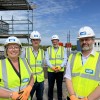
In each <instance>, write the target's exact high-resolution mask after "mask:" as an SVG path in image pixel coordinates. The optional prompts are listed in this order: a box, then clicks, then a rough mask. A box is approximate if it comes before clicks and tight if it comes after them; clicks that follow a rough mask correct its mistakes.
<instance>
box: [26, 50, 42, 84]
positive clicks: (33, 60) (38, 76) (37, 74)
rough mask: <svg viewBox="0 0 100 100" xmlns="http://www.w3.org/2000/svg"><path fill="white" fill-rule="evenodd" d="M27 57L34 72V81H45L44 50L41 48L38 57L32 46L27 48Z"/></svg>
mask: <svg viewBox="0 0 100 100" xmlns="http://www.w3.org/2000/svg"><path fill="white" fill-rule="evenodd" d="M26 58H27V59H28V62H29V64H30V66H31V69H32V72H33V74H34V81H37V82H42V81H44V71H43V58H44V51H43V50H42V49H39V52H38V55H37V57H35V56H34V53H33V51H32V48H27V49H26Z"/></svg>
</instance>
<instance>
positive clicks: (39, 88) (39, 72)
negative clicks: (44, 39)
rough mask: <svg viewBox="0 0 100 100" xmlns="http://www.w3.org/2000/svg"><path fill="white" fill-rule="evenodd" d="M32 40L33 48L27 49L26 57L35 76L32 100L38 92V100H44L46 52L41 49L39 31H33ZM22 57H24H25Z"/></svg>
mask: <svg viewBox="0 0 100 100" xmlns="http://www.w3.org/2000/svg"><path fill="white" fill-rule="evenodd" d="M30 39H31V43H32V48H31V47H30V48H27V49H26V50H25V53H23V55H24V57H26V58H27V59H28V62H29V64H30V66H31V69H32V72H33V74H34V86H33V88H32V91H31V100H32V98H33V95H34V93H35V91H36V97H37V100H43V90H44V71H43V58H44V51H43V49H40V48H39V45H40V42H41V36H40V33H39V32H38V31H33V32H32V33H31V34H30ZM23 55H22V56H23Z"/></svg>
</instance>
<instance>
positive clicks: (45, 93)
mask: <svg viewBox="0 0 100 100" xmlns="http://www.w3.org/2000/svg"><path fill="white" fill-rule="evenodd" d="M47 93H48V80H47V79H46V80H45V82H44V95H43V100H48V95H47ZM66 96H67V89H66V86H65V82H63V100H66ZM33 100H36V97H35V94H34V97H33ZM53 100H57V88H56V84H55V86H54V99H53Z"/></svg>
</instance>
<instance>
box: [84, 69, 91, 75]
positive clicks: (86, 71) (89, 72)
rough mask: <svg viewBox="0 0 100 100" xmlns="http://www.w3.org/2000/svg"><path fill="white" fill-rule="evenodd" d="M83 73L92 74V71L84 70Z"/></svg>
mask: <svg viewBox="0 0 100 100" xmlns="http://www.w3.org/2000/svg"><path fill="white" fill-rule="evenodd" d="M85 73H88V74H93V70H91V69H85Z"/></svg>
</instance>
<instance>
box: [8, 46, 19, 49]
mask: <svg viewBox="0 0 100 100" xmlns="http://www.w3.org/2000/svg"><path fill="white" fill-rule="evenodd" d="M7 49H8V50H13V49H14V50H19V46H11V47H7Z"/></svg>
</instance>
